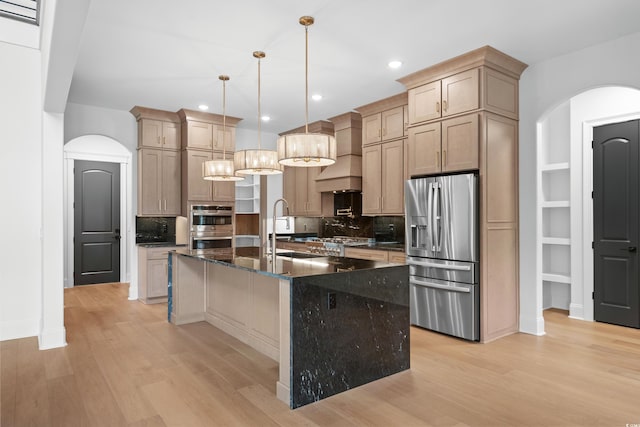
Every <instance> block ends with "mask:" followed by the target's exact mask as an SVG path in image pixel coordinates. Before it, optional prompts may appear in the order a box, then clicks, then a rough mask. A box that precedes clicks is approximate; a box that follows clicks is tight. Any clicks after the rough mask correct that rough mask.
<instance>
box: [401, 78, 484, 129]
mask: <svg viewBox="0 0 640 427" xmlns="http://www.w3.org/2000/svg"><path fill="white" fill-rule="evenodd" d="M408 105H409V108H408V109H409V120H408V121H409V125H412V124H416V123H422V122H426V121H429V120H433V119H438V118H441V117H447V116H452V115H455V114H460V113H464V112H467V111H472V110H475V109H478V108H479V107H480V85H479V70H478V69H477V68H475V69H472V70H467V71H464V72H462V73H458V74H454V75H453V76H450V77H447V78H445V79H442V80H438V81H435V82H430V83H427V84H424V85H421V86H418V87H416V88H413V89H410V90H409V104H408Z"/></svg>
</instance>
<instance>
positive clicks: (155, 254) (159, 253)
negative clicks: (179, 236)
mask: <svg viewBox="0 0 640 427" xmlns="http://www.w3.org/2000/svg"><path fill="white" fill-rule="evenodd" d="M175 249H176V247H175V246H163V247H161V248H146V250H147V259H165V258H167V254H168V253H169V251H172V250H175Z"/></svg>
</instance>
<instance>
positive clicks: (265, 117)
mask: <svg viewBox="0 0 640 427" xmlns="http://www.w3.org/2000/svg"><path fill="white" fill-rule="evenodd" d="M260 118H261V119H262V121H263V122H268V121H269V120H271V117H269V116H262V117H260Z"/></svg>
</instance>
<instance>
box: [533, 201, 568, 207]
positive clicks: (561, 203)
mask: <svg viewBox="0 0 640 427" xmlns="http://www.w3.org/2000/svg"><path fill="white" fill-rule="evenodd" d="M540 207H542V208H568V207H569V201H568V200H556V201H553V202H542V203H541V204H540Z"/></svg>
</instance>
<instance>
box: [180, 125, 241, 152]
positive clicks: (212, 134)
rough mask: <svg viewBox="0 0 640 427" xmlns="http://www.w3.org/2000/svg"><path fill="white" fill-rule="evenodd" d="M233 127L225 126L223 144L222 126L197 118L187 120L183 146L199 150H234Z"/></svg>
mask: <svg viewBox="0 0 640 427" xmlns="http://www.w3.org/2000/svg"><path fill="white" fill-rule="evenodd" d="M235 133H236V132H235V128H234V127H232V126H227V127H226V134H225V137H224V145H223V126H222V125H219V124H215V123H211V122H202V121H197V120H188V121H187V138H186V139H185V143H184V144H183V147H184V148H195V149H201V150H217V151H223V148H224V150H226V151H234V150H235V139H236V138H235Z"/></svg>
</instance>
